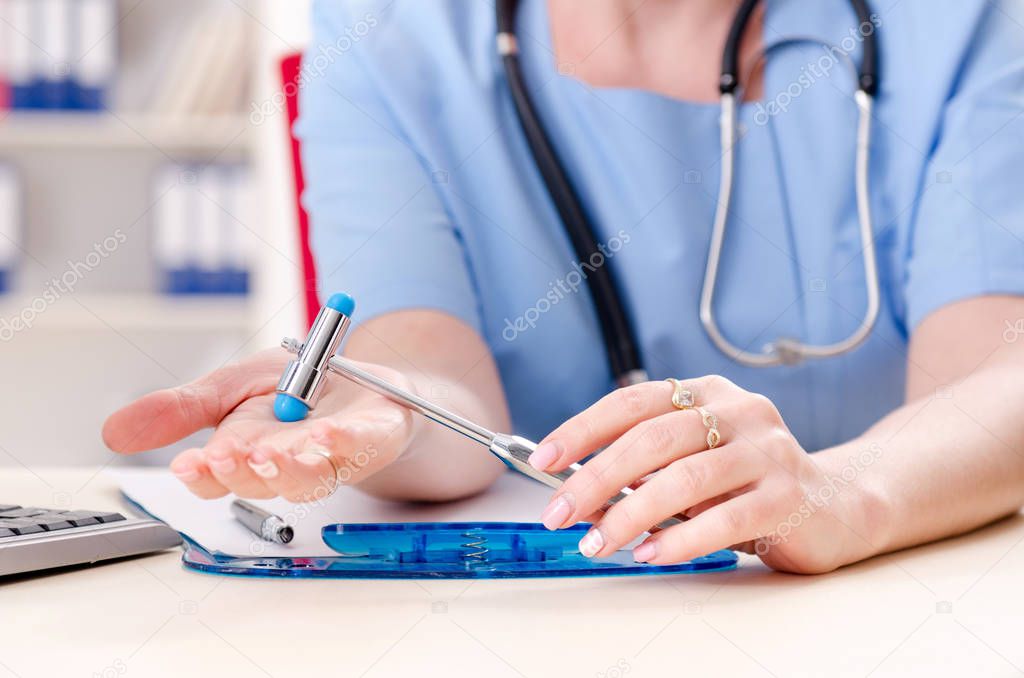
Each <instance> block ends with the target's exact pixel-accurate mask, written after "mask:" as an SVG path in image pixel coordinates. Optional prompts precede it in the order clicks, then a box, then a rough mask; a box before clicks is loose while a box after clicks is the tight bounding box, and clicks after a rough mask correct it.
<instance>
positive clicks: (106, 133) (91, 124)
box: [0, 111, 252, 156]
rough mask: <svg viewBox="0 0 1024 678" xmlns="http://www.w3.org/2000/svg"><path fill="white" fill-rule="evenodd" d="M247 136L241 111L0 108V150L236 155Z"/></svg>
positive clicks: (247, 124) (248, 130)
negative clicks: (206, 113) (209, 113)
mask: <svg viewBox="0 0 1024 678" xmlns="http://www.w3.org/2000/svg"><path fill="white" fill-rule="evenodd" d="M251 138H252V135H251V124H250V122H249V119H248V117H247V116H245V115H224V116H188V117H170V116H165V115H154V114H139V113H89V112H76V111H53V112H50V111H10V112H7V113H6V115H5V114H4V113H2V112H0V151H5V150H12V149H47V150H52V149H84V150H89V149H97V150H104V151H106V150H126V151H151V152H156V153H161V152H162V153H195V154H201V155H219V154H221V153H224V154H228V155H236V156H237V155H238V154H239V153H240V152H242V153H244V152H246V151H247V150H248V147H249V142H250V139H251Z"/></svg>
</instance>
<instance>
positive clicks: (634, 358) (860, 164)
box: [497, 0, 879, 386]
mask: <svg viewBox="0 0 1024 678" xmlns="http://www.w3.org/2000/svg"><path fill="white" fill-rule="evenodd" d="M757 3H758V0H743V3H742V5H741V6H740V8H739V10H738V11H737V12H736V17H735V19H734V20H733V24H732V27H731V28H730V30H729V34H728V38H727V40H726V43H725V50H724V52H723V55H722V73H721V77H720V78H719V92H720V93H721V99H720V101H721V116H720V118H719V127H720V132H721V144H722V160H721V184H720V186H721V188H720V189H719V196H718V201H717V208H716V210H715V219H714V224H713V226H712V231H711V244H710V247H709V249H708V257H707V264H706V267H705V271H704V284H703V288H702V290H701V296H700V310H699V316H700V321H701V324H702V325H703V326H704V330H705V332H707V335H708V337H709V338H710V339H711V341H712V342H713V343H714V344H715V346H717V347H718V349H719V350H720V351H721V352H722V353H724V354H725V355H727V356H729V357H730V358H732V359H734V360H736V361H737V362H739V363H741V364H743V365H748V366H751V367H772V366H777V365H795V364H797V363H800V362H801V361H803V360H807V359H816V358H829V357H833V356H838V355H842V354H844V353H847V352H849V351H852V350H853V349H854V348H856V347H857V346H858V345H860V344H861V343H862V342H863V341H864V340H865V339H866V338H867V337H868V335H869V334H871V330H872V329H873V328H874V326H875V322H876V320H877V319H878V309H879V280H878V269H877V266H876V263H875V241H874V232H873V227H872V221H871V205H870V200H869V194H868V158H869V154H870V146H871V111H872V106H873V102H874V95H875V93H876V92H877V91H878V74H877V59H878V57H877V55H878V48H877V43H876V39H875V30H874V28H872V30H871V31H869V32H865V31H861V35H862V36H863V48H862V57H861V63H860V67H859V69H858V71H857V91H856V92H855V94H854V100H855V102H856V104H857V109H858V112H859V119H858V124H857V150H856V167H855V182H856V196H857V217H858V221H859V223H860V239H861V247H862V250H863V251H862V258H863V263H864V279H865V280H866V281H867V282H866V288H867V308H866V310H865V313H864V317H863V319H862V321H861V323H860V325H859V326H858V327H857V329H856V330H854V332H853V333H852V334H850V335H849V336H848V337H846V338H845V339H843V340H841V341H837V342H835V343H832V344H824V345H816V344H806V343H803V342H801V341H798V340H796V339H790V338H785V337H781V338H779V339H776V340H775V341H774V342H771V343H770V344H768V345H767V347H766V348H765V350H764V351H762V352H752V351H747V350H745V349H743V348H740V347H738V346H736V345H735V344H733V343H732V342H730V341H729V340H728V339H727V338H726V337H725V335H724V334H723V333H722V331H721V329H720V328H719V326H718V323H717V322H716V321H715V316H714V301H715V287H716V283H717V280H718V266H719V263H720V261H721V255H722V242H723V240H724V239H725V227H726V223H727V222H728V221H729V207H730V200H731V198H732V188H733V163H734V160H735V154H736V150H735V146H736V92H737V89H738V88H739V85H740V81H739V74H738V72H739V47H740V39H741V38H742V36H743V31H744V29H745V28H746V26H747V24H748V22H749V21H750V17H751V15H752V14H753V11H754V9H755V7H756V6H757ZM518 4H519V3H518V0H498V2H497V47H498V54H499V56H500V57H501V59H502V62H503V64H504V67H505V74H506V76H507V78H508V83H509V88H510V89H511V92H512V99H513V102H514V104H515V109H516V113H517V115H518V117H519V122H520V125H521V126H522V128H523V132H524V133H525V136H526V140H527V143H528V145H529V147H530V152H531V154H532V155H533V159H534V161H535V162H536V163H537V167H538V169H539V170H540V173H541V177H542V178H543V180H544V183H545V185H546V187H547V190H548V193H549V194H550V195H551V199H552V201H553V202H554V205H555V208H556V210H557V211H558V215H559V217H560V218H561V220H562V223H563V225H564V226H565V230H566V233H567V234H568V236H569V239H570V241H571V243H572V246H573V249H574V250H575V253H576V256H577V257H578V258H579V260H580V261H591V260H592V259H591V257H593V256H595V254H596V253H597V252H598V251H599V250H598V245H597V238H596V236H595V230H594V228H593V225H592V224H591V223H590V220H589V218H588V217H587V214H586V211H585V210H584V209H583V206H582V205H581V203H580V200H579V197H578V195H577V193H576V191H575V189H574V188H573V186H572V183H571V182H570V181H569V178H568V176H567V174H566V172H565V168H564V167H563V166H562V163H561V161H560V160H559V158H558V156H557V154H556V153H555V151H554V148H553V146H552V144H551V141H550V139H549V138H548V134H547V132H546V131H545V129H544V126H543V124H542V123H541V120H540V118H539V116H538V115H537V111H536V108H535V107H534V105H533V101H532V100H531V98H530V95H529V92H527V89H526V85H525V83H524V81H523V75H522V70H521V68H520V64H519V46H518V41H517V40H516V32H515V14H516V8H517V7H518ZM850 4H851V5H853V9H854V12H856V14H857V20H858V22H859V25H860V26H873V24H872V22H871V11H870V9H869V7H868V4H867V2H865V0H851V2H850ZM762 57H763V55H762ZM609 263H610V262H606V263H605V265H603V266H600V267H595V268H594V270H593V271H591V272H589V273H588V276H587V287H588V290H589V291H590V294H591V296H592V297H593V300H594V306H595V308H596V309H597V311H598V312H597V319H598V323H599V325H600V329H601V335H602V339H603V341H604V345H605V350H606V351H607V354H608V362H609V365H610V367H611V370H612V375H613V376H614V377H615V380H616V383H617V384H618V385H619V386H626V385H629V384H635V383H639V382H642V381H647V379H648V377H647V372H646V371H645V370H644V368H643V363H642V361H641V358H640V351H639V349H638V347H637V339H636V333H635V332H634V330H633V328H632V325H631V323H630V319H629V314H628V313H627V312H626V309H625V307H624V305H623V303H622V297H621V295H620V293H619V290H618V287H617V285H616V282H615V279H614V275H613V272H612V271H611V270H610V266H609V265H608V264H609Z"/></svg>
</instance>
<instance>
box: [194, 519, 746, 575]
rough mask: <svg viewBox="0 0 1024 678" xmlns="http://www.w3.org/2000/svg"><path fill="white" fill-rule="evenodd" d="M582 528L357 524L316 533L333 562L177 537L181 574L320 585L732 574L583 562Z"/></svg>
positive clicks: (704, 567) (714, 562)
mask: <svg viewBox="0 0 1024 678" xmlns="http://www.w3.org/2000/svg"><path fill="white" fill-rule="evenodd" d="M589 528H590V526H589V525H586V524H579V525H575V526H573V527H570V528H567V529H564V530H558V531H557V532H549V531H548V530H547V529H546V528H545V527H544V526H543V525H541V524H539V523H488V522H479V523H360V524H337V525H328V526H326V527H324V528H323V531H322V537H323V540H324V543H325V544H327V545H328V546H329V547H331V549H333V550H334V551H337V552H338V555H336V556H328V557H318V558H302V557H298V556H292V557H287V558H281V557H270V558H268V557H258V556H235V555H229V554H225V553H221V552H217V551H213V552H211V551H208V550H207V549H205V548H203V546H202V545H200V544H198V543H196V542H195V541H194V540H192V539H190V538H189V537H188V535H182V536H183V537H184V539H185V553H184V555H183V556H182V562H183V563H184V564H185V567H187V568H190V569H193V570H198V571H200V572H207V573H212V574H224V575H238V576H257V577H305V578H317V577H319V578H328V579H518V578H530V577H599V576H629V575H633V576H636V575H652V574H657V575H664V574H679V573H694V572H717V571H723V570H731V569H734V568H735V567H736V562H737V557H736V554H735V553H733V552H732V551H717V552H715V553H712V554H710V555H707V556H704V557H702V558H697V559H695V560H692V561H690V562H688V563H681V564H679V565H648V564H645V563H636V562H634V561H633V558H632V553H631V552H630V551H619V552H618V553H615V554H614V555H612V556H610V557H608V558H599V559H598V558H594V559H591V558H586V557H584V556H583V555H581V554H580V552H579V549H578V544H579V540H580V539H581V538H582V537H583V535H584V534H586V532H587V530H588V529H589Z"/></svg>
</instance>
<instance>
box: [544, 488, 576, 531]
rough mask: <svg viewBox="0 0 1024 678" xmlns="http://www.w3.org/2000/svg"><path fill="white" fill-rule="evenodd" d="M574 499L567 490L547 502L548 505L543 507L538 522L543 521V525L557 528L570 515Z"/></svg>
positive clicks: (552, 528) (551, 528)
mask: <svg viewBox="0 0 1024 678" xmlns="http://www.w3.org/2000/svg"><path fill="white" fill-rule="evenodd" d="M574 501H575V500H574V498H573V496H572V495H571V494H569V493H568V492H566V493H565V494H562V495H561V496H559V497H558V499H556V500H554V501H553V502H551V503H550V504H548V507H547V508H546V509H544V513H542V514H540V522H542V523H544V527H546V528H548V529H549V530H557V529H558V528H560V527H561V526H562V525H564V524H565V521H567V520H569V516H570V515H572V505H573V503H574Z"/></svg>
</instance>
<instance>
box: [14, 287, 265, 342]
mask: <svg viewBox="0 0 1024 678" xmlns="http://www.w3.org/2000/svg"><path fill="white" fill-rule="evenodd" d="M41 300H42V297H41V296H37V297H29V296H27V295H20V294H6V295H2V296H0V322H3V323H9V322H11V321H13V320H14V319H15V318H17V317H22V318H28V317H30V316H31V328H30V329H23V330H22V331H21V332H19V333H18V334H21V333H25V334H29V333H31V332H32V331H34V330H36V329H46V330H57V331H66V330H81V331H87V330H105V329H107V330H109V329H110V328H113V329H115V330H119V331H120V330H156V331H162V332H182V333H187V332H190V331H247V330H249V329H250V328H251V326H252V325H251V304H250V300H249V297H245V296H229V295H225V296H214V295H210V296H196V297H185V296H181V297H176V296H170V295H160V294H69V295H64V296H62V297H61V298H59V299H57V300H56V301H55V302H53V303H52V304H45V303H43V302H42V301H41ZM33 304H34V305H33ZM23 314H24V315H23Z"/></svg>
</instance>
